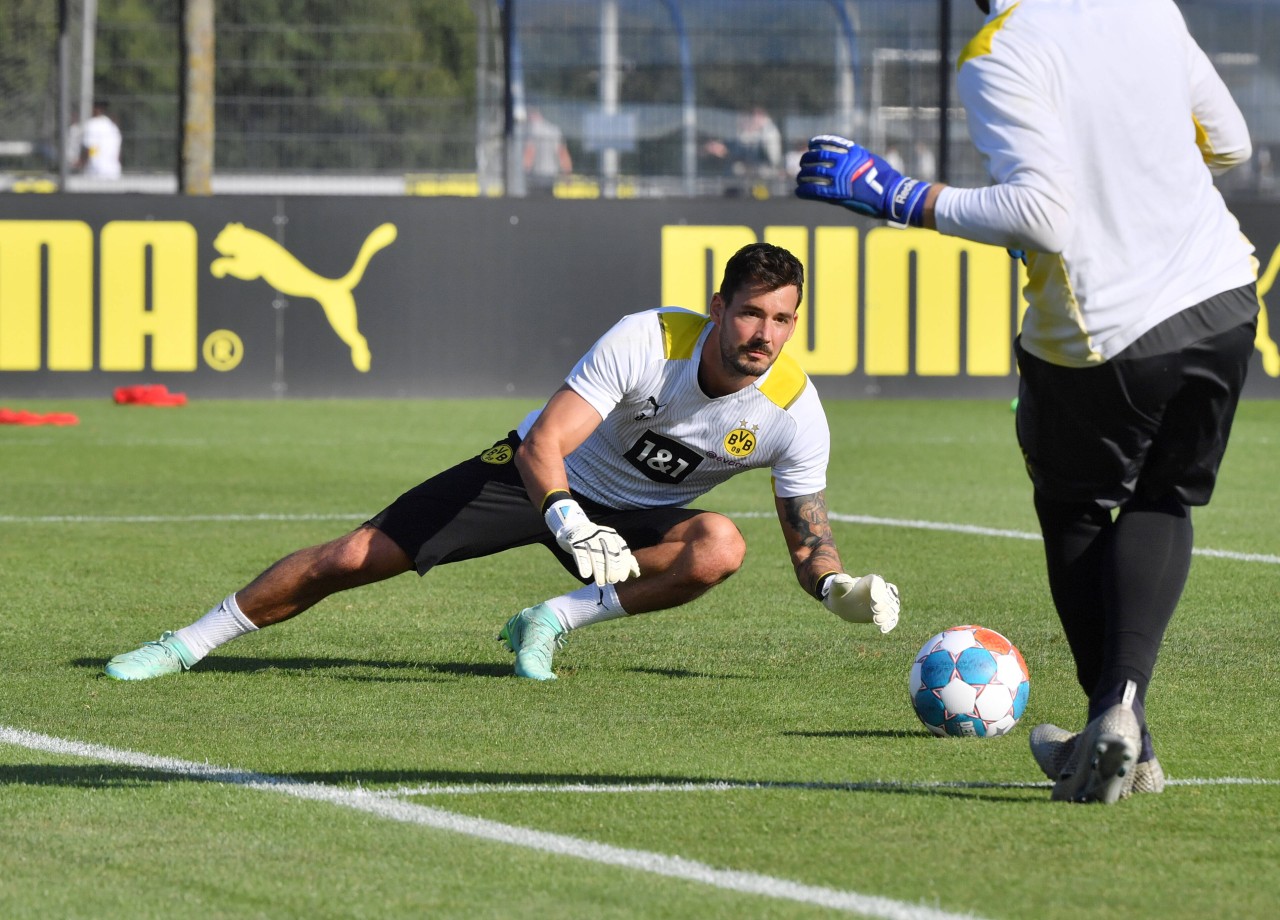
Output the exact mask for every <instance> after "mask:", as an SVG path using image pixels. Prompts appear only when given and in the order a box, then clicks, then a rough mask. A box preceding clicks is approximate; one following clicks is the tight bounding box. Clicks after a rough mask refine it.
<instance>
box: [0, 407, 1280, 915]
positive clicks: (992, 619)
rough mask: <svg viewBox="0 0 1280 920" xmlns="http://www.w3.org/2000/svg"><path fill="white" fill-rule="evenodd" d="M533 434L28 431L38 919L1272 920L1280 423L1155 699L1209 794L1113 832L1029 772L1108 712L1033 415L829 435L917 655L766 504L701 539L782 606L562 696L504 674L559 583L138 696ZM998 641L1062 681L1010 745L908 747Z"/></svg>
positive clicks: (2, 676) (469, 425)
mask: <svg viewBox="0 0 1280 920" xmlns="http://www.w3.org/2000/svg"><path fill="white" fill-rule="evenodd" d="M530 406H531V404H530V403H528V402H520V401H483V402H481V401H476V402H461V401H458V402H423V401H406V402H391V401H387V402H271V403H243V402H208V403H200V402H196V403H194V404H192V405H189V406H186V407H183V408H180V409H153V408H147V407H117V406H114V405H111V404H109V403H106V402H105V401H103V402H87V401H85V402H75V401H57V402H53V401H48V402H40V401H33V402H30V403H28V404H25V405H24V406H22V407H21V408H30V409H33V410H36V411H55V410H59V411H74V412H77V413H78V414H79V415H80V416H81V419H82V422H81V424H80V425H79V426H76V427H74V428H22V429H19V428H12V427H5V428H0V481H2V482H3V483H4V489H3V492H2V493H0V572H2V573H3V576H4V588H5V589H4V591H3V592H2V593H0V627H2V629H3V633H2V635H3V637H4V638H3V648H4V655H3V659H2V660H3V668H0V699H2V700H3V701H4V702H3V714H2V716H0V731H3V734H2V735H0V852H3V854H4V856H3V863H4V866H3V872H2V874H0V915H3V916H5V917H14V918H20V917H36V916H39V917H47V916H61V917H93V918H114V917H124V916H151V917H160V916H175V915H179V914H186V915H191V916H202V917H253V916H260V917H273V918H275V917H298V916H305V917H307V918H309V920H314V918H325V917H378V918H389V917H423V916H433V917H468V918H470V917H511V916H520V917H556V918H565V917H592V918H595V917H620V918H631V917H644V918H649V917H682V918H683V917H698V918H719V917H723V918H729V917H744V916H750V917H756V916H759V917H766V916H767V917H819V916H834V915H837V913H840V912H842V911H843V912H845V913H848V912H853V913H858V912H861V913H864V914H868V915H873V916H885V917H903V918H921V920H924V918H939V917H944V916H949V915H955V914H972V915H975V916H979V917H988V918H1059V917H1061V918H1072V920H1078V918H1090V917H1097V918H1103V917H1113V916H1117V915H1120V914H1128V915H1131V916H1149V917H1162V918H1176V917H1203V916H1213V917H1256V916H1267V915H1270V914H1271V913H1273V912H1274V910H1275V906H1276V894H1275V892H1276V889H1277V883H1280V870H1277V866H1278V865H1280V837H1277V835H1276V832H1275V827H1276V818H1277V814H1280V768H1278V767H1277V758H1276V755H1277V751H1280V728H1278V727H1277V726H1280V703H1278V702H1277V699H1278V697H1277V694H1276V692H1275V688H1274V683H1275V681H1274V678H1275V676H1276V666H1275V660H1276V655H1277V649H1280V617H1277V615H1276V614H1277V597H1280V591H1278V590H1277V586H1278V585H1280V559H1278V558H1277V556H1276V554H1277V552H1280V524H1277V517H1276V511H1277V503H1276V499H1275V490H1276V476H1275V469H1276V467H1275V454H1276V449H1277V432H1280V403H1272V402H1250V403H1246V404H1244V405H1243V406H1242V408H1241V411H1240V415H1239V419H1238V422H1237V425H1236V431H1235V434H1234V436H1233V441H1232V447H1231V449H1230V450H1229V451H1228V455H1227V460H1226V463H1225V465H1224V468H1223V471H1222V476H1221V479H1220V485H1219V489H1218V493H1217V495H1216V496H1215V499H1214V503H1213V504H1212V505H1211V506H1209V507H1208V508H1207V509H1203V510H1199V511H1197V512H1196V517H1195V521H1196V529H1197V546H1198V548H1199V549H1200V550H1201V551H1206V550H1212V551H1221V552H1222V553H1224V555H1209V554H1205V553H1204V552H1202V553H1201V554H1200V555H1198V556H1197V557H1196V560H1195V562H1194V564H1193V566H1192V572H1191V578H1190V583H1189V585H1188V588H1187V591H1186V594H1185V596H1184V599H1183V603H1182V606H1181V608H1180V610H1179V613H1178V615H1177V617H1175V619H1174V622H1173V625H1172V628H1171V630H1170V633H1169V636H1168V639H1167V641H1166V644H1165V647H1164V650H1163V653H1162V657H1161V661H1160V665H1159V667H1158V670H1157V674H1156V679H1155V683H1154V685H1153V687H1152V691H1151V696H1150V699H1149V701H1148V715H1149V720H1150V724H1151V726H1152V731H1153V733H1154V736H1155V739H1156V744H1157V749H1158V751H1159V754H1160V758H1161V761H1162V763H1163V764H1164V766H1165V769H1166V771H1167V773H1168V774H1169V776H1170V778H1171V779H1172V780H1173V781H1174V784H1172V785H1171V786H1170V787H1169V789H1168V790H1167V791H1166V792H1165V793H1164V794H1163V795H1160V796H1138V797H1135V798H1133V799H1131V800H1128V801H1126V802H1123V803H1120V804H1118V805H1116V806H1114V807H1111V808H1105V807H1100V806H1070V805H1064V804H1060V803H1051V802H1050V801H1049V790H1048V787H1047V784H1044V783H1043V782H1042V778H1041V777H1040V775H1039V773H1038V771H1037V770H1036V768H1035V765H1034V763H1033V762H1032V760H1031V757H1030V754H1029V753H1028V750H1027V742H1026V735H1027V731H1028V730H1029V728H1030V727H1031V726H1032V725H1035V724H1036V723H1038V722H1041V721H1051V722H1057V723H1058V724H1062V725H1066V726H1069V727H1073V728H1078V727H1079V725H1080V722H1081V721H1082V718H1083V714H1084V713H1083V700H1082V698H1081V695H1080V694H1079V692H1078V690H1076V688H1075V685H1074V679H1073V677H1072V667H1071V662H1070V658H1069V655H1068V653H1067V650H1066V645H1065V641H1064V640H1063V638H1062V636H1061V633H1060V630H1059V628H1058V626H1057V622H1056V618H1055V616H1054V614H1053V612H1052V608H1051V605H1050V603H1049V597H1048V590H1047V587H1046V584H1045V578H1044V574H1043V562H1042V558H1041V550H1040V546H1039V543H1038V542H1037V540H1035V539H1027V538H1023V537H1020V536H1019V534H1024V535H1028V534H1034V533H1035V531H1036V527H1035V521H1034V517H1033V514H1032V511H1031V506H1030V496H1029V485H1028V483H1027V481H1026V477H1025V474H1024V473H1023V471H1022V465H1021V459H1020V457H1019V454H1018V451H1017V448H1016V445H1015V443H1014V438H1013V432H1012V415H1011V414H1010V412H1009V410H1008V407H1007V405H1006V404H1003V403H996V402H833V403H831V404H829V406H828V409H829V414H830V417H831V422H832V430H833V441H834V443H833V456H832V468H831V481H830V485H829V488H828V499H829V506H830V508H831V510H832V512H833V514H834V515H835V516H836V519H837V522H836V524H835V531H836V536H837V539H838V541H839V544H840V547H841V550H842V554H843V556H844V558H845V561H846V565H847V566H848V568H849V569H850V570H851V571H854V572H862V571H871V570H874V571H878V572H882V573H883V574H884V575H885V576H887V577H889V578H890V579H891V580H893V581H896V582H897V583H898V585H899V586H900V588H901V590H902V596H903V616H902V621H901V624H900V625H899V627H898V629H897V630H896V631H895V632H893V633H892V634H890V635H889V636H884V637H882V636H880V635H879V634H878V633H876V632H875V630H873V629H872V628H871V627H853V626H850V625H848V624H845V623H843V622H841V621H840V620H838V619H836V618H835V617H833V616H832V615H831V614H829V613H827V612H826V611H825V610H824V609H823V608H822V607H821V606H820V605H818V604H817V603H815V602H814V601H812V600H810V599H809V598H807V597H806V596H805V595H804V594H803V593H802V592H801V591H800V589H799V587H798V586H797V585H796V584H795V581H794V577H793V576H792V574H791V569H790V564H789V562H788V560H787V557H786V551H785V547H784V544H783V541H782V537H781V535H780V533H779V530H778V526H777V523H776V521H775V520H774V518H773V505H772V499H771V497H770V492H769V483H768V476H767V474H764V473H752V474H748V475H745V476H741V477H738V478H737V479H736V480H734V481H733V482H732V483H730V484H728V485H726V486H723V487H721V489H719V490H717V491H716V492H714V493H712V494H711V495H709V496H707V497H706V499H705V500H704V501H703V502H701V503H700V505H701V506H702V507H706V508H710V509H715V510H719V511H723V512H726V513H729V514H732V515H734V517H735V519H736V520H737V522H738V525H739V527H740V528H741V529H742V531H743V533H744V534H745V535H746V537H747V541H748V544H749V546H750V549H749V553H748V558H747V563H746V565H745V567H744V568H743V570H742V571H741V572H740V573H739V574H738V575H736V576H735V577H734V578H732V579H731V580H730V581H729V582H727V583H726V584H724V585H722V586H720V587H719V588H717V589H715V590H713V591H712V592H710V593H709V594H708V595H706V596H705V597H704V598H702V599H700V600H699V601H697V602H695V603H693V604H690V605H688V606H686V607H683V608H680V609H678V610H674V611H667V612H664V613H657V614H651V615H646V616H642V617H637V618H633V619H628V620H623V621H615V622H611V623H605V624H601V625H598V626H595V627H592V628H589V629H584V630H582V631H580V632H577V633H575V634H574V635H573V636H572V637H571V640H570V643H569V644H568V646H567V647H566V648H565V649H563V650H562V651H560V652H559V654H558V655H557V657H556V669H557V671H558V672H559V674H560V680H559V681H558V682H556V683H554V684H548V685H542V684H535V683H532V682H527V681H520V680H517V679H515V678H512V677H511V676H510V662H511V658H510V655H509V654H508V653H506V652H505V651H504V650H503V649H502V648H501V647H500V645H499V643H498V642H497V641H495V640H494V636H496V634H497V631H498V629H499V627H500V626H501V625H502V623H503V621H504V620H505V619H506V618H507V617H508V616H510V615H511V613H513V612H514V611H516V610H518V609H520V608H521V607H524V606H528V605H529V604H531V603H533V602H536V601H538V600H542V599H544V598H545V597H549V596H551V595H554V594H558V593H560V592H561V591H563V590H566V589H567V588H568V587H569V586H570V584H569V582H568V581H567V579H566V576H565V575H564V573H563V572H562V571H561V570H560V568H559V567H558V566H557V565H556V564H555V563H554V562H552V561H551V559H550V557H549V556H547V555H546V554H545V553H544V552H543V551H541V550H538V549H528V550H520V551H517V552H514V553H509V554H507V555H504V556H499V557H494V558H491V559H487V560H478V561H475V562H468V563H462V564H459V565H454V566H447V567H443V568H441V569H439V570H437V571H435V572H433V573H432V574H430V575H429V576H427V578H425V579H421V580H420V579H418V578H416V577H415V576H412V575H406V576H403V577H401V578H397V579H393V580H391V581H389V582H385V583H383V584H379V585H375V586H371V587H369V588H364V589H360V590H357V591H354V592H350V593H347V594H343V595H339V596H336V597H333V598H330V599H329V600H328V601H326V602H325V603H323V604H321V605H320V606H319V607H317V608H315V609H314V610H312V611H310V612H308V613H306V614H303V615H302V616H301V617H299V618H298V619H296V620H293V621H291V622H289V623H286V624H283V625H280V626H276V627H273V628H270V629H267V630H264V631H263V632H261V633H259V634H256V635H254V636H250V637H246V638H244V639H241V640H238V641H237V642H235V643H232V644H229V645H227V646H224V647H223V648H221V649H219V650H218V651H216V652H215V653H214V654H213V655H212V656H211V657H209V658H208V659H206V660H205V661H204V662H202V663H201V664H200V665H198V666H197V669H196V670H194V671H192V672H191V673H189V674H185V675H181V676H178V677H172V678H166V679H161V680H156V681H152V682H147V683H139V684H125V683H117V682H114V681H111V680H109V679H107V678H105V677H103V676H102V673H101V671H102V665H103V664H104V662H105V661H106V659H107V658H108V657H110V656H111V655H113V654H115V653H118V652H121V651H125V650H128V649H130V648H133V647H135V646H136V645H138V644H139V643H140V642H142V641H144V640H147V639H153V638H155V637H156V636H158V635H159V633H160V632H161V631H162V630H164V629H173V628H176V627H178V626H181V625H185V624H186V623H188V622H190V621H191V620H193V619H195V618H196V617H197V616H199V615H200V614H202V613H203V612H204V611H205V610H206V609H208V608H209V606H211V605H212V604H213V603H215V602H216V601H217V600H218V599H220V598H221V597H223V596H224V595H225V594H227V593H228V592H229V591H232V590H234V589H236V588H238V587H240V586H241V585H242V584H244V583H245V582H246V581H248V580H249V579H250V578H252V577H253V576H254V575H256V574H257V573H258V572H259V571H260V570H261V569H262V568H264V567H265V566H266V565H267V564H269V563H270V562H272V561H274V560H275V559H276V558H278V557H279V556H281V555H283V554H285V553H287V552H288V551H290V550H292V549H295V548H297V547H299V546H302V545H306V544H310V543H316V542H320V541H323V540H326V539H329V538H330V537H332V536H334V535H336V534H338V533H341V532H343V531H344V530H346V529H348V528H350V527H352V526H355V525H356V524H358V523H359V522H360V521H361V520H363V519H364V518H365V517H367V516H368V515H370V514H372V513H373V512H375V511H377V510H378V509H379V508H381V507H382V506H383V505H384V504H386V503H387V502H388V501H389V500H390V499H392V498H394V497H395V496H396V495H397V494H399V492H400V491H402V490H403V489H405V488H407V487H409V486H412V485H414V484H416V483H417V482H418V481H419V480H420V479H422V478H423V477H425V476H426V475H429V474H430V473H433V472H435V471H436V470H438V469H441V468H443V467H444V466H446V465H448V464H451V463H453V462H455V461H456V460H459V459H462V458H463V457H465V456H468V455H469V454H472V453H474V452H476V451H478V450H480V449H483V448H484V447H486V446H488V445H489V444H490V443H492V441H493V440H495V439H496V438H498V437H500V436H502V435H503V434H505V432H506V431H507V430H508V429H509V428H511V427H512V426H513V425H514V424H515V422H516V421H517V420H518V419H519V418H520V417H521V415H522V414H523V412H524V411H525V410H526V409H528V408H529V407H530ZM937 525H941V527H939V526H937ZM965 622H978V623H981V624H982V625H985V626H989V627H991V628H994V629H997V630H999V631H1000V632H1002V633H1004V634H1005V635H1007V636H1008V637H1009V638H1010V639H1012V640H1013V641H1014V642H1015V643H1016V644H1017V645H1018V646H1019V648H1020V649H1021V651H1022V653H1023V655H1024V656H1025V658H1026V660H1027V663H1028V665H1029V667H1030V670H1031V698H1030V704H1029V707H1028V710H1027V713H1026V715H1025V716H1024V718H1023V720H1022V722H1021V723H1020V724H1019V725H1018V727H1017V728H1016V729H1014V731H1013V732H1012V733H1011V734H1010V735H1008V736H1005V737H1002V738H995V739H963V740H962V739H937V738H933V737H932V736H930V735H928V734H927V732H925V730H924V729H923V727H921V726H920V725H919V723H918V722H917V721H916V718H915V716H914V714H913V713H912V711H911V708H910V704H909V702H908V699H907V694H906V681H907V671H908V668H909V666H910V662H911V660H912V658H913V657H914V655H915V653H916V651H917V649H918V648H919V646H920V644H921V643H923V641H924V640H925V639H926V638H927V637H928V636H930V635H932V634H933V633H935V632H937V631H939V630H941V629H943V628H945V627H947V626H952V625H956V624H959V623H965ZM54 739H58V742H57V743H54ZM136 755H150V756H151V757H153V758H159V759H155V760H146V759H144V758H141V757H139V756H136ZM207 765H214V766H216V767H225V768H227V769H228V772H226V773H224V774H220V775H219V776H216V777H213V778H212V779H209V778H207V777H206V778H202V777H201V774H200V773H199V768H205V769H207ZM237 771H239V772H237ZM263 777H266V778H267V779H264V778H263ZM1228 779H1236V780H1241V782H1226V780H1228ZM290 790H295V791H297V790H302V793H305V795H304V796H303V797H302V798H300V797H299V795H295V794H292V793H291V794H290V795H277V794H272V792H279V791H286V792H289V791H290ZM305 796H310V798H307V797H305ZM370 802H376V803H383V804H381V805H378V806H377V807H373V806H370V805H369V803H370ZM366 806H367V807H366ZM447 828H452V829H447ZM482 831H484V832H486V833H488V836H486V835H485V833H481V832H482ZM494 837H496V838H497V839H493V838H494ZM618 854H622V855H621V856H619V855H618ZM635 854H638V855H635ZM615 857H616V858H615ZM673 857H676V858H678V859H672V858H673ZM668 870H670V871H668ZM685 870H688V871H685Z"/></svg>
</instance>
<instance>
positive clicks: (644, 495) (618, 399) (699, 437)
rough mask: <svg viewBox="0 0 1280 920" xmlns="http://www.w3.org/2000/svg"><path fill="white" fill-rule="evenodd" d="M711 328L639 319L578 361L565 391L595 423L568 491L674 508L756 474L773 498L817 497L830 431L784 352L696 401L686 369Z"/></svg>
mask: <svg viewBox="0 0 1280 920" xmlns="http://www.w3.org/2000/svg"><path fill="white" fill-rule="evenodd" d="M714 328H715V327H714V325H713V324H712V322H711V319H710V318H709V317H707V316H704V315H702V314H700V313H694V312H691V311H689V310H683V309H680V308H676V307H663V308H660V309H656V310H648V311H645V312H643V313H634V314H631V315H630V316H625V317H623V318H622V319H621V320H619V321H618V323H617V324H616V325H615V326H614V327H613V328H612V329H610V330H609V331H608V332H606V333H605V334H604V335H603V336H602V337H601V338H600V340H599V341H598V342H596V344H595V345H593V346H592V348H591V349H590V350H589V351H588V352H587V353H586V354H585V355H583V357H582V359H581V360H580V361H579V362H578V363H577V365H575V366H574V368H573V370H572V371H571V372H570V373H569V376H568V377H567V378H565V382H566V383H567V384H568V385H569V386H570V387H571V388H572V389H573V390H574V392H576V393H577V394H578V395H580V396H581V397H582V398H583V399H585V400H586V401H587V402H589V403H590V404H591V406H592V407H593V408H594V409H595V410H596V411H597V412H599V413H600V416H601V418H602V419H603V421H602V422H601V424H600V426H599V427H598V428H596V430H595V431H594V432H592V433H591V435H590V436H589V437H588V438H587V439H586V441H584V442H583V443H582V444H581V445H580V446H579V447H578V448H577V449H576V450H574V451H573V452H572V453H571V454H570V455H569V456H568V457H566V458H565V468H566V470H567V472H568V474H569V486H570V488H571V489H572V490H573V491H574V493H575V494H580V495H584V496H586V497H587V498H590V499H592V500H593V501H596V502H599V503H600V504H602V505H606V506H608V507H610V508H618V509H622V510H630V509H635V508H653V507H660V506H664V505H678V506H682V505H687V504H688V503H689V502H691V501H693V499H695V498H697V497H698V496H699V495H702V494H703V493H704V492H707V491H708V490H710V489H711V488H713V487H715V486H717V485H719V484H720V483H722V482H724V481H725V480H726V479H728V478H729V477H731V476H734V475H736V474H738V473H741V472H744V471H745V470H749V469H756V468H760V467H767V468H769V469H771V470H772V472H773V481H774V492H775V494H776V495H778V496H780V497H782V498H792V497H795V496H798V495H809V494H812V493H814V492H819V491H821V490H823V489H825V488H826V485H827V478H826V476H827V460H828V456H829V454H830V449H831V434H830V430H829V429H828V427H827V418H826V414H825V413H824V412H823V409H822V403H821V401H820V400H819V399H818V393H817V391H816V390H815V389H814V387H813V383H812V382H811V381H810V380H809V378H808V376H807V375H806V374H805V373H804V371H803V370H801V369H800V366H799V365H798V364H797V363H796V362H795V361H794V360H792V359H791V358H790V357H788V356H787V354H786V352H785V351H784V352H782V353H781V354H779V355H778V358H777V360H776V361H775V362H774V364H773V367H771V368H770V369H769V370H768V371H767V372H766V373H765V374H764V375H763V376H761V377H760V378H759V379H757V380H756V381H755V383H754V384H752V385H751V386H748V387H746V388H744V389H742V390H739V391H738V392H737V393H731V394H729V395H728V396H720V397H716V398H714V399H713V398H711V397H709V396H707V395H706V394H705V393H704V392H703V391H702V388H701V387H700V386H699V384H698V362H699V358H700V356H701V354H702V345H703V343H704V342H705V341H706V338H707V336H708V335H710V334H711V333H712V330H713V329H714ZM540 411H541V410H538V411H537V412H533V413H531V414H530V415H529V416H528V417H526V418H525V419H524V421H522V422H521V423H520V426H519V427H518V428H517V434H519V435H520V436H521V437H524V436H525V435H526V434H527V433H528V431H529V428H530V427H531V426H532V425H533V421H534V419H536V418H537V416H538V414H539V412H540Z"/></svg>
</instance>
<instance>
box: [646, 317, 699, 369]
mask: <svg viewBox="0 0 1280 920" xmlns="http://www.w3.org/2000/svg"><path fill="white" fill-rule="evenodd" d="M658 322H660V323H661V324H662V356H663V357H664V358H670V359H672V360H675V361H681V360H684V359H687V358H692V357H693V346H695V345H697V344H698V336H700V335H701V334H702V330H703V328H704V327H705V326H706V325H707V323H709V322H711V319H710V317H706V316H702V315H701V314H698V313H685V312H683V311H680V312H675V311H673V312H671V313H659V314H658Z"/></svg>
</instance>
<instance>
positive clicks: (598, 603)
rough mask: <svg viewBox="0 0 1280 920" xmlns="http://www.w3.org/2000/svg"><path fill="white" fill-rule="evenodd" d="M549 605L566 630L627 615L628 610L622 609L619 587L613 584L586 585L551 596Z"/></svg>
mask: <svg viewBox="0 0 1280 920" xmlns="http://www.w3.org/2000/svg"><path fill="white" fill-rule="evenodd" d="M547 606H548V607H550V608H551V609H552V610H553V611H555V615H556V619H558V620H559V621H560V625H561V626H563V627H564V628H565V631H566V632H567V631H568V630H570V629H577V628H578V627H580V626H586V625H588V624H589V623H602V622H604V621H605V620H616V619H618V617H625V616H626V615H627V611H625V610H623V609H622V602H621V601H619V600H618V589H617V588H615V587H614V586H613V585H605V586H604V587H603V588H597V587H596V586H595V585H584V586H582V587H581V588H579V589H578V590H577V591H570V592H569V593H568V594H561V595H560V596H559V597H553V598H551V600H549V601H547Z"/></svg>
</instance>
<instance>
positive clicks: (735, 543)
mask: <svg viewBox="0 0 1280 920" xmlns="http://www.w3.org/2000/svg"><path fill="white" fill-rule="evenodd" d="M695 523H696V524H697V533H696V534H695V535H694V537H693V539H692V540H691V541H690V548H691V551H692V552H691V558H692V568H693V575H694V577H695V578H696V579H697V580H698V581H701V582H703V583H704V584H708V585H715V584H719V583H720V582H722V581H724V580H725V579H726V578H728V577H729V576H730V575H732V574H733V573H734V572H736V571H738V569H740V568H742V563H743V561H744V560H745V559H746V557H747V541H746V540H744V539H743V537H742V533H741V531H739V530H738V528H737V525H735V524H734V523H733V521H731V520H729V519H728V518H727V517H725V516H724V515H721V514H703V515H700V516H699V517H698V518H696V519H695Z"/></svg>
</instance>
